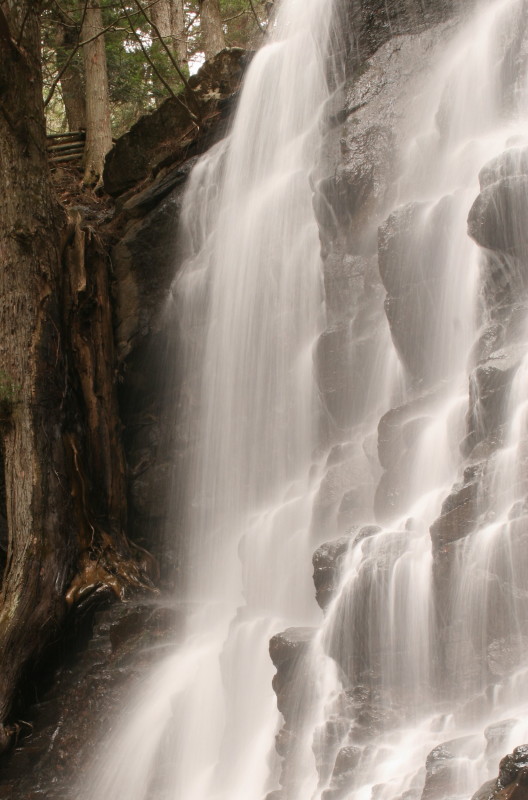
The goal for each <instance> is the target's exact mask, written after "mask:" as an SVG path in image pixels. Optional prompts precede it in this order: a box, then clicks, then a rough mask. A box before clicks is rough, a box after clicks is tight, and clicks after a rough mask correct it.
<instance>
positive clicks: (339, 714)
mask: <svg viewBox="0 0 528 800" xmlns="http://www.w3.org/2000/svg"><path fill="white" fill-rule="evenodd" d="M332 6H333V3H332V0H283V3H282V6H281V9H280V12H279V14H278V18H277V21H276V25H275V29H274V32H273V35H272V37H271V42H270V43H269V44H268V45H266V46H265V47H264V48H263V49H262V50H261V51H260V52H259V53H258V54H257V56H256V57H255V58H254V60H253V62H252V65H251V67H250V69H249V72H248V75H247V78H246V80H245V84H244V90H243V93H242V97H241V100H240V105H239V109H238V112H237V115H236V119H235V122H234V126H233V130H232V132H231V134H230V136H229V137H228V139H227V140H226V141H225V142H222V143H220V144H219V145H217V146H216V147H215V148H213V150H212V151H211V152H210V153H209V154H207V155H206V156H205V157H203V158H202V159H201V161H200V162H199V164H198V165H197V166H196V167H195V169H194V170H193V173H192V175H191V178H190V185H189V187H188V190H187V195H186V202H185V209H184V212H183V218H182V223H181V232H182V233H181V235H182V236H184V237H185V244H186V252H187V258H186V261H185V263H184V265H183V267H182V269H181V271H180V273H179V275H178V277H177V279H176V280H175V284H174V287H173V295H174V306H173V310H172V311H173V313H175V314H176V315H177V317H178V326H179V330H180V331H181V332H182V334H181V335H182V338H183V342H184V348H185V387H186V388H185V391H186V396H187V401H186V403H185V406H186V411H185V415H186V420H187V424H188V426H189V438H190V439H191V440H192V441H193V443H194V446H193V455H192V458H191V460H190V463H189V464H188V465H187V473H188V474H187V480H186V483H185V492H184V494H185V497H186V500H185V513H184V517H185V527H186V531H187V552H186V555H185V571H186V586H185V589H184V592H183V597H182V598H180V600H182V601H183V602H184V603H185V606H186V608H187V609H188V612H187V622H186V631H185V637H184V641H183V643H182V644H181V645H180V646H179V647H178V648H177V649H176V650H175V651H174V653H172V654H171V655H170V657H169V658H167V659H166V660H164V661H162V662H161V663H160V665H159V666H158V668H157V670H155V671H154V673H153V674H152V675H151V676H150V677H149V680H148V681H147V682H146V683H145V684H144V686H142V688H141V692H140V693H139V694H138V696H137V698H136V701H135V702H134V703H132V705H131V707H130V709H128V711H127V714H126V716H125V718H124V719H123V720H122V722H121V724H120V727H119V729H118V730H117V732H116V733H114V739H113V742H112V746H111V753H110V754H109V755H108V757H106V756H105V757H102V758H100V759H99V762H98V766H97V774H96V777H95V780H94V784H93V785H92V786H90V788H89V789H88V790H82V792H81V796H82V797H83V798H84V800H96V798H102V797H104V798H107V800H147V799H148V800H158V798H159V799H160V800H263V798H264V797H265V796H266V794H267V792H271V791H274V790H277V789H278V788H279V780H281V776H280V759H279V758H278V756H277V754H276V752H275V736H276V734H277V733H278V731H279V729H280V727H281V724H282V721H281V717H280V715H279V713H278V711H277V705H276V701H277V699H276V697H275V694H274V693H273V690H272V688H271V681H272V678H273V674H274V668H273V666H272V664H271V661H270V659H269V655H268V643H269V640H270V638H271V637H272V636H273V635H274V634H276V633H277V632H279V631H281V630H284V629H285V628H289V627H291V626H312V627H313V628H314V629H317V630H316V631H315V635H314V636H313V638H312V643H311V645H310V646H309V647H308V648H307V649H306V654H305V657H304V658H303V659H302V660H301V661H300V663H299V666H298V671H297V673H296V674H294V675H293V677H292V678H291V681H292V682H291V685H290V689H289V691H290V700H291V708H290V710H289V712H288V716H289V719H288V726H289V730H291V729H292V728H294V729H295V737H294V741H293V743H292V742H290V746H289V756H288V762H287V767H286V769H285V771H284V773H283V775H282V780H283V782H284V783H285V786H284V789H283V794H282V795H280V797H281V798H283V800H310V798H314V799H315V798H316V799H317V800H347V799H348V800H351V799H352V798H353V800H393V799H394V800H396V798H400V797H405V798H406V800H419V798H420V796H421V793H422V789H423V786H424V780H425V777H426V775H425V769H424V765H425V762H426V757H427V755H428V753H429V752H430V751H432V750H433V749H434V748H435V747H437V746H438V745H439V744H440V743H442V742H449V743H450V745H449V747H448V748H447V750H449V753H450V755H449V762H450V766H449V775H448V777H447V778H446V779H445V780H447V783H445V784H441V782H440V783H439V784H438V786H436V788H435V784H434V767H431V769H430V773H431V774H429V775H428V780H429V784H428V786H429V789H428V791H429V792H430V793H429V794H426V795H425V796H424V797H425V800H432V798H436V797H438V798H440V797H442V798H443V797H447V796H449V797H450V798H454V797H467V796H468V794H470V793H471V792H472V791H474V790H475V789H476V788H478V786H479V785H480V783H482V781H483V780H485V779H486V778H488V777H492V776H493V775H495V774H496V772H497V759H498V757H499V756H501V755H504V754H505V753H506V752H508V751H509V749H511V748H512V747H513V746H516V745H518V744H521V743H523V740H524V739H525V738H526V737H528V688H527V687H528V684H527V682H526V680H525V678H526V675H525V671H526V669H528V667H527V666H526V661H525V660H524V661H523V656H524V658H525V656H526V651H527V648H528V634H527V631H526V625H527V623H528V594H527V590H526V584H525V581H524V576H525V575H526V567H527V566H528V564H526V561H527V560H528V556H527V555H526V552H528V551H527V548H526V547H524V548H523V542H524V541H525V538H526V537H525V534H524V521H525V519H526V516H525V513H526V512H525V509H524V508H521V507H520V505H519V504H520V502H521V501H522V500H523V499H524V496H525V494H526V489H527V488H528V487H527V486H526V483H527V478H526V474H527V473H526V459H527V450H526V425H527V421H528V407H527V401H526V397H527V391H528V361H527V359H528V356H527V357H526V358H525V359H524V361H522V363H521V366H520V367H519V369H518V371H517V374H516V376H515V378H514V380H513V384H512V388H511V392H510V395H509V400H508V407H507V408H506V409H505V413H504V420H505V422H504V425H503V428H502V429H503V432H504V439H503V447H501V448H499V449H498V451H497V452H496V453H495V455H494V456H493V457H492V458H491V459H490V461H489V462H488V465H487V467H486V468H485V469H486V470H487V474H486V479H485V481H484V483H483V484H482V485H485V486H486V487H487V491H486V496H485V497H482V498H481V500H480V503H481V508H480V516H481V519H480V520H479V522H478V523H475V525H474V527H475V532H474V533H473V534H472V535H470V536H468V537H466V538H461V540H460V542H458V543H457V544H456V545H455V546H454V556H453V566H452V570H451V574H450V576H449V589H448V590H447V597H446V592H445V591H444V594H442V592H441V591H439V590H438V586H437V585H436V584H435V580H434V579H433V574H434V572H433V555H434V554H433V551H432V546H431V534H430V528H431V526H432V525H433V523H434V522H435V520H437V518H438V517H439V515H440V512H441V509H442V503H443V502H444V500H445V499H446V497H448V495H449V494H450V492H451V490H452V487H453V485H454V484H455V483H456V482H458V481H460V480H461V478H462V472H463V469H464V466H467V464H465V463H464V459H463V457H462V455H461V453H460V444H461V442H462V439H463V438H464V435H465V430H466V422H465V416H466V412H467V410H468V364H469V366H470V368H472V366H473V365H472V363H471V353H472V348H473V347H474V344H475V342H476V340H477V339H478V337H479V335H480V331H481V330H483V329H484V328H485V326H486V325H487V324H488V323H489V321H490V320H489V313H488V311H486V310H485V308H484V305H483V304H482V302H481V300H480V299H479V298H480V296H481V290H482V287H481V285H480V283H479V280H480V279H479V274H480V272H479V259H480V258H481V254H480V251H479V248H478V247H477V246H476V245H475V244H474V243H473V242H472V241H471V240H470V239H469V237H468V235H467V217H468V213H469V210H470V208H471V206H472V204H473V201H474V200H475V198H476V196H477V195H478V193H479V181H478V175H479V171H480V169H481V168H482V167H483V165H484V164H485V163H486V162H488V161H489V160H490V159H492V158H494V157H496V156H498V155H499V154H501V153H502V152H503V151H504V150H505V149H507V148H508V147H511V146H514V145H519V144H523V143H526V142H527V141H528V138H527V131H528V128H527V125H528V103H527V100H528V93H527V87H528V80H527V79H526V75H525V74H524V72H523V70H524V60H523V59H522V58H519V59H518V60H517V62H516V63H515V64H513V65H512V64H508V69H506V68H505V66H504V65H505V57H504V47H505V46H506V45H505V42H507V41H509V39H508V31H509V30H510V28H511V26H512V25H513V26H515V25H518V24H519V19H521V18H522V16H523V15H526V13H527V9H526V5H525V3H524V2H522V0H499V1H498V2H490V3H485V4H483V6H481V7H479V8H478V9H477V11H476V12H475V15H474V16H473V18H472V19H471V20H470V22H469V24H468V25H467V26H466V27H465V28H464V29H463V30H461V31H458V32H457V33H456V36H455V39H454V41H453V42H451V43H450V45H449V47H448V48H447V49H446V51H445V54H444V56H443V58H442V61H441V63H439V64H438V65H437V66H436V68H435V69H434V70H433V72H432V77H430V78H428V79H427V85H426V86H425V87H424V97H426V98H427V101H426V102H424V107H423V112H422V113H421V119H420V122H419V124H418V125H417V127H416V130H415V135H414V136H413V139H412V141H409V143H408V152H407V154H406V155H405V157H404V158H403V159H402V164H401V168H400V174H399V178H398V186H397V192H396V194H397V201H396V202H395V203H394V208H393V209H392V211H393V213H394V215H395V218H396V217H397V216H398V214H399V213H400V211H399V209H401V208H402V207H404V206H408V204H409V203H416V206H415V210H414V211H413V215H414V224H413V228H412V235H410V236H408V237H407V239H406V245H405V248H404V250H403V251H402V252H401V254H400V258H401V263H400V264H397V263H396V264H395V263H392V264H391V268H392V269H399V268H401V269H404V268H405V267H406V265H407V264H408V263H411V264H418V265H421V266H420V269H421V270H422V272H421V273H420V275H421V279H422V280H430V281H431V285H432V289H431V291H434V292H435V297H434V303H433V306H434V314H431V316H430V320H429V321H428V326H427V327H426V329H425V334H424V330H423V318H421V319H420V318H419V313H418V311H419V310H418V311H417V318H416V320H415V319H409V328H410V329H413V325H415V326H416V331H415V337H416V339H417V341H419V345H418V346H419V348H420V356H419V358H420V363H421V364H422V365H423V373H424V374H423V376H422V380H421V381H419V382H417V381H411V380H406V379H405V378H402V375H403V373H404V372H405V370H404V369H403V367H402V366H401V365H400V364H399V360H398V359H399V357H398V355H397V353H396V351H395V349H394V346H393V345H392V342H390V340H389V337H388V335H387V331H386V329H385V328H384V329H383V331H381V333H380V342H381V343H382V345H383V348H384V351H383V352H382V353H381V354H380V356H379V358H376V359H375V360H374V361H373V363H372V365H371V371H370V374H369V375H368V376H367V377H366V378H365V380H364V383H365V385H362V386H361V387H358V389H357V391H362V392H363V393H364V395H365V397H368V398H371V399H372V398H375V399H376V408H375V409H373V407H372V405H370V406H369V407H368V408H365V409H364V411H363V412H362V418H361V419H359V420H358V421H357V424H356V425H355V427H354V429H353V430H349V431H347V432H346V437H345V438H346V442H345V445H346V447H348V448H349V450H350V451H352V450H353V448H354V447H359V449H361V450H362V449H363V448H365V449H366V450H367V449H368V447H369V445H368V443H369V442H372V441H373V440H375V438H376V429H377V425H378V421H379V415H380V414H382V413H384V412H386V411H389V409H391V408H392V407H394V405H395V404H398V405H399V406H401V407H404V406H405V407H406V410H404V411H403V412H402V413H403V414H404V416H405V415H406V416H405V421H406V423H408V428H409V429H410V427H411V425H413V426H414V427H413V430H414V431H415V433H414V435H413V436H411V437H410V439H409V442H410V444H409V445H408V451H407V453H406V457H405V461H404V462H402V467H401V475H400V476H399V483H398V492H397V497H396V494H395V495H394V496H395V497H396V500H394V502H392V501H391V504H389V505H388V506H387V505H386V506H385V508H384V510H383V512H380V511H379V508H378V514H377V516H378V517H379V518H381V517H382V518H383V522H382V527H377V528H374V527H371V528H369V529H368V530H365V529H364V530H363V532H362V534H361V535H359V536H357V530H358V529H357V528H356V529H354V532H353V534H352V535H351V536H350V546H349V547H348V552H347V554H346V556H345V557H344V558H343V561H342V566H341V575H340V579H339V581H340V582H339V587H338V589H337V591H336V593H335V597H334V598H333V600H332V602H331V604H330V605H329V607H328V609H327V610H326V614H325V619H324V621H323V622H321V615H320V612H319V610H318V608H317V606H316V604H315V600H314V589H313V584H312V579H311V557H312V552H313V550H314V549H315V547H316V546H317V545H318V544H320V543H321V541H322V538H321V537H322V535H323V533H322V532H318V530H317V520H318V519H320V516H318V514H319V515H320V514H321V513H322V512H321V508H320V493H321V487H323V486H324V485H325V481H327V480H328V476H329V475H330V473H331V472H332V469H333V468H334V466H333V465H334V462H333V461H332V454H333V453H334V451H332V453H331V454H330V457H329V458H328V460H326V455H327V453H326V452H323V451H324V446H323V445H322V442H321V434H320V420H321V414H322V411H321V408H320V405H319V399H318V392H317V389H316V385H315V380H314V376H313V373H314V368H313V360H314V356H313V352H314V345H315V343H316V341H317V338H318V336H319V334H320V333H321V332H322V331H323V329H324V327H325V324H326V321H325V310H324V296H323V285H322V266H321V257H320V241H319V231H318V227H317V223H316V219H315V214H314V211H313V208H312V196H313V189H312V182H311V175H312V173H313V171H314V168H315V167H316V165H317V163H318V159H319V156H320V150H321V147H322V143H323V134H324V130H325V117H324V114H325V109H326V108H328V106H329V102H328V101H329V99H330V97H331V92H332V88H331V86H329V82H330V83H331V84H332V86H334V85H335V81H336V75H335V69H336V67H335V63H334V62H333V60H332V46H333V44H334V43H335V37H334V36H333V31H332V19H333V7H332ZM519 15H521V16H519ZM512 213H514V212H512ZM520 224H521V225H522V224H524V223H523V222H522V221H521V222H520ZM422 317H423V315H422ZM420 325H422V328H420ZM527 329H528V325H525V327H524V330H527ZM518 347H520V348H521V350H522V351H523V352H524V351H526V350H528V336H524V337H521V343H520V344H518ZM354 391H355V390H354V389H353V388H352V389H351V392H352V393H353V392H354ZM350 402H351V404H353V403H354V402H355V400H354V397H352V396H351V398H350ZM413 403H414V404H415V405H414V406H413ZM374 412H376V414H375V416H376V418H374V419H373V414H374ZM334 444H335V442H334ZM321 454H322V455H321ZM371 482H372V479H371ZM382 485H383V484H382ZM350 488H353V487H350ZM380 492H381V495H382V494H383V490H382V489H381V490H380V489H378V495H377V500H376V503H377V505H378V506H379V505H380ZM367 494H368V492H367ZM317 498H319V500H317ZM393 499H394V498H393ZM318 502H319V506H318V505H317V503H318ZM381 505H383V502H382V503H381ZM314 509H315V511H314ZM359 521H360V522H361V523H363V522H371V523H375V522H376V521H377V520H376V513H375V509H374V507H373V497H371V496H370V495H369V494H368V497H367V500H365V502H364V503H363V505H362V510H361V514H360V519H359ZM332 526H333V528H332ZM340 533H342V531H341V530H339V529H338V525H337V522H336V520H335V519H332V521H331V523H328V521H325V526H324V535H325V537H327V538H332V535H334V536H335V537H337V536H338V534H340ZM356 536H357V538H355V537H356ZM439 598H440V599H439ZM501 630H502V633H505V632H506V630H507V633H508V637H509V639H508V644H507V645H506V644H504V648H505V649H508V658H505V657H503V656H504V654H503V653H497V654H496V657H495V658H494V659H493V658H491V656H490V652H489V648H490V646H495V647H499V649H500V642H501V641H502V642H503V643H505V641H506V640H505V636H503V635H502V634H501ZM445 631H449V633H448V634H445ZM501 636H502V638H501ZM511 642H513V650H514V651H515V652H514V653H513V655H512V653H511V652H510V651H511V649H512V645H511ZM493 643H495V644H493ZM497 643H498V644H497ZM515 648H517V649H515ZM491 663H492V664H495V667H494V668H493V669H491V668H490V664H491ZM490 669H491V673H490ZM365 720H367V721H365ZM498 723H501V724H503V727H504V725H505V731H506V733H504V735H502V738H501V739H500V742H499V744H498V746H497V747H498V749H497V752H496V753H495V752H492V753H491V756H490V758H489V759H488V760H486V759H485V758H484V750H485V748H486V742H485V740H484V738H483V731H484V728H486V727H487V726H489V725H494V724H498ZM146 731H148V735H146V733H145V732H146ZM488 751H489V748H488ZM488 755H489V752H488ZM493 758H495V761H494V760H493ZM336 759H337V762H338V764H339V763H341V766H342V767H343V764H345V768H341V770H340V771H339V770H337V769H336V770H334V762H335V761H336ZM347 759H348V761H347ZM431 763H432V762H431ZM346 764H348V766H349V768H348V771H347V768H346ZM317 767H318V769H317ZM443 774H444V776H445V774H446V773H443ZM446 787H447V788H446ZM274 800H275V798H274Z"/></svg>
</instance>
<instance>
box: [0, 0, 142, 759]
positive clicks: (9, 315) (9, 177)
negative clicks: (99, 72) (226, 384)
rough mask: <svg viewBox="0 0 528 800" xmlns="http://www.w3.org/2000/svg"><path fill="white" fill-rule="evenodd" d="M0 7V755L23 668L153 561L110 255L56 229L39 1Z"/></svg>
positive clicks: (87, 237)
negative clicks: (139, 549) (136, 482)
mask: <svg viewBox="0 0 528 800" xmlns="http://www.w3.org/2000/svg"><path fill="white" fill-rule="evenodd" d="M2 8H3V4H2V2H1V0H0V453H3V472H4V478H5V497H4V491H3V485H2V483H3V482H2V480H0V505H1V506H2V508H0V515H1V514H2V513H3V511H4V508H3V507H4V505H5V510H6V516H7V528H8V546H7V558H6V563H5V570H4V576H3V583H2V587H1V591H0V662H1V669H0V752H1V751H2V750H3V749H4V748H5V747H6V746H7V745H8V743H9V740H10V736H11V729H10V727H9V725H8V724H7V722H8V720H9V716H10V713H11V711H12V707H13V700H14V697H15V693H16V691H17V688H18V685H19V684H20V681H21V678H22V677H23V675H24V671H25V670H26V668H27V667H28V666H29V665H30V664H31V663H32V662H33V661H34V660H35V659H38V656H39V655H40V654H41V652H42V650H43V649H44V648H45V647H46V646H47V645H48V644H49V642H50V640H51V639H52V638H54V639H56V638H57V632H58V630H59V628H60V626H61V623H62V621H63V619H64V617H65V614H66V611H67V609H68V607H71V606H73V605H75V604H76V603H79V602H83V601H87V599H88V600H89V599H90V598H92V597H93V595H94V594H97V593H98V592H99V591H101V590H102V591H104V592H108V591H110V590H111V591H113V592H114V593H115V594H117V595H120V596H122V595H123V594H124V592H125V590H126V588H127V587H130V586H133V587H145V586H146V585H149V580H148V578H146V577H145V573H146V571H148V569H149V567H150V566H151V563H150V562H151V559H150V558H149V557H148V554H144V553H141V554H140V556H139V557H137V556H133V555H132V552H131V548H130V545H129V542H128V540H127V537H126V530H125V525H126V493H125V462H124V457H123V451H122V446H121V442H120V426H119V418H118V413H117V398H116V387H115V360H114V356H113V338H112V320H111V307H110V290H109V285H108V263H107V258H106V257H105V255H104V252H103V250H102V248H101V247H100V246H99V244H98V242H97V240H96V239H95V238H94V236H93V234H92V233H90V231H84V230H83V229H82V227H81V224H80V219H74V220H70V224H69V227H67V226H66V219H65V215H64V214H63V213H62V212H61V211H60V209H59V207H58V205H57V204H56V202H55V200H54V195H53V192H52V187H51V182H50V175H49V169H48V163H47V156H46V137H45V123H44V113H43V104H42V79H41V78H42V76H41V74H40V61H39V52H40V31H39V16H38V15H39V5H38V3H35V0H27V2H26V4H24V3H18V4H17V5H16V7H13V10H10V11H9V12H8V13H4V12H3V11H2ZM21 30H22V34H21ZM62 254H64V257H63V255H62ZM1 477H2V476H1V475H0V478H1ZM0 522H1V520H0ZM0 527H1V526H0ZM0 533H1V531H0Z"/></svg>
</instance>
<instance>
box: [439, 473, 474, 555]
mask: <svg viewBox="0 0 528 800" xmlns="http://www.w3.org/2000/svg"><path fill="white" fill-rule="evenodd" d="M483 469H484V464H476V465H474V466H471V467H468V468H467V469H466V470H465V472H464V482H463V483H461V484H455V486H454V487H453V490H452V492H451V494H450V495H449V496H448V497H447V498H446V499H445V500H444V502H443V504H442V510H441V513H440V517H439V518H438V519H437V520H436V522H434V523H433V525H432V526H431V538H432V540H433V550H434V551H435V552H438V551H440V552H441V553H443V554H445V552H446V550H447V549H448V548H449V546H450V545H451V544H452V543H453V542H456V541H458V540H459V539H463V538H464V537H465V536H467V535H468V533H471V531H473V530H474V528H475V525H476V522H477V519H478V515H479V512H480V508H479V503H478V500H479V487H480V480H481V477H482V472H483Z"/></svg>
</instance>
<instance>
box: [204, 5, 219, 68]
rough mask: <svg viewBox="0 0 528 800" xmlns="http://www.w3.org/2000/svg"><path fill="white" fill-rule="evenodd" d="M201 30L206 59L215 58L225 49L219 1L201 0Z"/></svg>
mask: <svg viewBox="0 0 528 800" xmlns="http://www.w3.org/2000/svg"><path fill="white" fill-rule="evenodd" d="M200 28H201V31H202V47H203V51H204V55H205V58H206V59H210V58H213V56H215V55H216V54H217V53H219V52H220V51H221V50H223V49H224V47H225V38H224V29H223V26H222V17H221V14H220V5H219V2H218V0H200Z"/></svg>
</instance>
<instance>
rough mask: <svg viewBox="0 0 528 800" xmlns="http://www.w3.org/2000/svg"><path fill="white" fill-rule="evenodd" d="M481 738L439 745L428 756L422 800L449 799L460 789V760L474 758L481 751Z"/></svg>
mask: <svg viewBox="0 0 528 800" xmlns="http://www.w3.org/2000/svg"><path fill="white" fill-rule="evenodd" d="M480 747H481V743H480V739H479V737H473V736H465V737H463V738H460V739H453V740H452V741H449V742H444V743H442V744H439V745H438V746H437V747H435V748H434V750H432V751H431V752H430V753H429V755H428V756H427V760H426V763H425V784H424V789H423V792H422V800H433V799H436V798H439V797H449V796H451V795H455V794H456V793H457V789H459V785H458V782H459V774H458V770H457V766H458V765H459V760H464V759H466V758H474V757H475V756H476V755H477V754H478V753H479V751H480Z"/></svg>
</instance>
